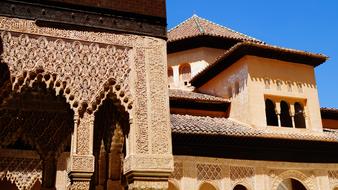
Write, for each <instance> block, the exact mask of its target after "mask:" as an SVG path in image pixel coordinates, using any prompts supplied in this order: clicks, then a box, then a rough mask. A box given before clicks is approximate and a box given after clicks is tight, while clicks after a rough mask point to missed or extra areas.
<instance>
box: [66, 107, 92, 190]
mask: <svg viewBox="0 0 338 190" xmlns="http://www.w3.org/2000/svg"><path fill="white" fill-rule="evenodd" d="M93 128H94V116H93V115H89V114H87V113H85V114H84V116H83V117H82V118H80V117H79V116H78V115H74V132H73V134H72V143H71V144H72V146H71V155H70V163H69V166H68V167H69V171H70V172H69V174H68V175H69V177H70V179H71V185H70V189H71V190H89V185H90V180H91V176H92V175H93V173H94V165H95V162H94V156H93Z"/></svg>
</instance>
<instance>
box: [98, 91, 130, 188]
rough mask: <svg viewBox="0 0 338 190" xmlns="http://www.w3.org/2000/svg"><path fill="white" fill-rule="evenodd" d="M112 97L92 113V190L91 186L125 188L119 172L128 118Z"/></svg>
mask: <svg viewBox="0 0 338 190" xmlns="http://www.w3.org/2000/svg"><path fill="white" fill-rule="evenodd" d="M114 97H115V96H114V95H112V94H109V95H108V97H107V98H106V99H105V100H104V101H103V102H102V104H101V106H100V107H99V109H98V110H97V112H96V113H95V120H94V146H93V153H94V156H95V172H94V180H92V181H91V186H92V188H93V189H94V186H95V189H104V187H106V188H107V189H122V188H123V186H125V185H126V184H124V176H123V173H122V170H121V168H122V162H123V159H124V157H125V154H126V149H125V138H124V136H125V135H126V134H128V130H129V115H128V113H127V112H125V111H124V108H123V107H122V106H121V105H120V103H119V100H117V99H116V97H115V98H114Z"/></svg>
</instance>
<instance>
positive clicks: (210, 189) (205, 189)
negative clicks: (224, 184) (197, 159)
mask: <svg viewBox="0 0 338 190" xmlns="http://www.w3.org/2000/svg"><path fill="white" fill-rule="evenodd" d="M199 190H217V189H216V188H215V187H214V186H213V185H212V184H210V183H206V182H204V183H203V184H202V185H201V186H200V188H199Z"/></svg>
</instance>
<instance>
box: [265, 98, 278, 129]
mask: <svg viewBox="0 0 338 190" xmlns="http://www.w3.org/2000/svg"><path fill="white" fill-rule="evenodd" d="M275 109H276V108H275V104H274V102H273V101H272V100H270V99H266V100H265V116H266V123H267V125H270V126H278V118H277V114H276V111H275Z"/></svg>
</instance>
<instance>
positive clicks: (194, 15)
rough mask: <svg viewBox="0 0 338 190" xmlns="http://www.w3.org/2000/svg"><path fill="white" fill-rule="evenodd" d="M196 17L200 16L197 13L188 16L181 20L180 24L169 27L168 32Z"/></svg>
mask: <svg viewBox="0 0 338 190" xmlns="http://www.w3.org/2000/svg"><path fill="white" fill-rule="evenodd" d="M195 17H198V16H197V15H196V14H193V15H192V16H191V17H189V18H187V19H186V20H184V21H182V22H180V23H179V24H178V25H176V26H174V27H173V28H171V29H169V30H168V33H169V32H171V31H173V30H174V29H176V28H178V27H180V26H182V25H183V24H185V23H187V22H188V21H189V20H191V19H193V18H195Z"/></svg>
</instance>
